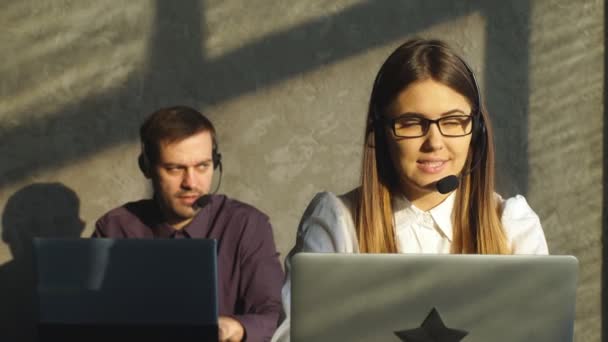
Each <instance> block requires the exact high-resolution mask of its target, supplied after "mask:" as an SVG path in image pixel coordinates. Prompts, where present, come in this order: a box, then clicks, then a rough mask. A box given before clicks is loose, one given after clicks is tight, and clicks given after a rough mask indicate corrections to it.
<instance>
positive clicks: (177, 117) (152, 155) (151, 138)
mask: <svg viewBox="0 0 608 342" xmlns="http://www.w3.org/2000/svg"><path fill="white" fill-rule="evenodd" d="M201 132H210V133H211V140H212V142H213V150H215V149H216V148H217V143H216V139H215V128H214V127H213V124H212V123H211V121H209V119H207V118H206V117H205V116H204V115H203V114H202V113H200V112H199V111H197V110H196V109H193V108H190V107H187V106H174V107H168V108H162V109H159V110H157V111H156V112H154V113H152V114H151V115H150V116H149V117H148V118H147V119H146V121H144V123H143V124H142V125H141V127H140V129H139V137H140V139H141V144H142V153H143V154H144V158H147V162H149V163H150V164H151V165H154V164H156V163H157V162H158V159H159V157H160V145H161V143H173V142H176V141H180V140H182V139H185V138H188V137H190V136H192V135H195V134H198V133H201Z"/></svg>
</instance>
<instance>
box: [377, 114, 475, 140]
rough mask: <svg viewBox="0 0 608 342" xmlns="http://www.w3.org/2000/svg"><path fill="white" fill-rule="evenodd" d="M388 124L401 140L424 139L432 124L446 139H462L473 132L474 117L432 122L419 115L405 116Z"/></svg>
mask: <svg viewBox="0 0 608 342" xmlns="http://www.w3.org/2000/svg"><path fill="white" fill-rule="evenodd" d="M386 122H387V124H388V125H389V126H390V127H392V128H393V133H394V134H395V136H397V137H400V138H418V137H423V136H425V135H426V134H427V133H428V132H429V128H430V127H431V124H436V125H437V127H438V128H439V132H440V133H441V135H443V136H444V137H462V136H465V135H469V134H471V132H473V116H472V115H450V116H444V117H442V118H439V119H437V120H431V119H427V118H425V117H423V116H420V115H417V114H403V115H400V116H398V117H396V118H393V119H387V120H386Z"/></svg>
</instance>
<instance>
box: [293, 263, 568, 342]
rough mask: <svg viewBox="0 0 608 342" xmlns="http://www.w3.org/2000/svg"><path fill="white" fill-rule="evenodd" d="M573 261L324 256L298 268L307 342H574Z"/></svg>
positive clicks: (301, 327)
mask: <svg viewBox="0 0 608 342" xmlns="http://www.w3.org/2000/svg"><path fill="white" fill-rule="evenodd" d="M577 272H578V261H577V260H576V258H574V257H572V256H522V255H509V256H499V255H425V254H322V253H299V254H297V255H295V256H294V258H293V260H292V279H291V281H292V294H291V296H292V297H291V301H292V302H291V311H292V312H291V337H292V341H293V342H300V341H319V342H321V341H349V342H354V341H378V342H381V341H387V342H388V341H391V342H398V341H407V342H419V341H427V342H431V341H433V342H440V341H464V342H477V341H479V342H487V341H493V342H502V341H504V342H517V341H526V342H528V341H535V342H544V341H546V342H560V341H572V339H573V323H574V315H575V296H576V282H577Z"/></svg>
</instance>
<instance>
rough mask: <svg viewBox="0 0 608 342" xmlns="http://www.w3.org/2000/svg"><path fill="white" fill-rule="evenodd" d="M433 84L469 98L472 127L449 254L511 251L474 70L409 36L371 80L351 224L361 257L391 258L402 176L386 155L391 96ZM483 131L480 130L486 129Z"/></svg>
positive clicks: (436, 45) (440, 45)
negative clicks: (421, 83) (384, 255)
mask: <svg viewBox="0 0 608 342" xmlns="http://www.w3.org/2000/svg"><path fill="white" fill-rule="evenodd" d="M425 79H433V80H434V81H437V82H440V83H442V84H444V85H446V86H448V87H450V88H451V89H453V90H454V91H456V92H458V93H460V94H461V95H463V96H464V97H466V98H467V99H468V101H469V103H471V106H472V109H473V115H474V123H475V125H476V126H475V128H474V130H473V137H472V140H471V146H470V149H469V154H468V158H467V161H466V163H465V166H464V169H466V170H471V172H470V173H468V174H466V175H464V176H463V177H461V179H460V183H459V186H458V189H457V197H456V200H455V204H454V210H453V212H452V223H453V232H454V233H453V234H454V235H453V237H452V250H451V252H452V253H480V254H507V253H509V252H510V251H509V248H508V246H507V241H506V237H505V234H504V232H503V228H502V224H501V222H500V214H501V213H500V212H499V208H498V206H497V203H496V199H495V197H494V141H493V134H492V127H491V125H490V121H489V117H488V113H487V112H486V110H485V108H484V106H483V105H482V101H481V100H480V94H479V89H478V86H477V83H476V81H475V76H474V75H473V72H472V70H471V69H470V68H469V67H468V66H467V64H466V63H465V62H464V60H463V59H461V58H460V57H459V56H458V55H456V54H455V53H454V52H453V51H452V50H451V49H450V48H449V47H448V46H447V45H446V44H445V43H444V42H442V41H439V40H422V39H413V40H409V41H407V42H405V43H404V44H403V45H401V46H400V47H398V48H397V49H396V50H395V51H394V52H393V53H392V54H391V55H390V56H389V57H388V59H387V60H386V61H385V62H384V64H383V65H382V67H381V68H380V71H378V74H377V75H376V80H375V81H374V87H373V90H372V94H371V98H370V101H369V109H368V115H367V124H366V129H365V142H364V147H363V160H362V168H361V187H360V189H359V192H358V196H357V198H358V201H357V207H356V215H355V226H356V230H357V235H358V239H359V250H360V251H361V252H362V253H396V252H397V243H396V238H395V227H394V220H393V209H392V205H391V203H392V201H391V199H392V197H393V196H394V195H395V192H397V191H399V190H398V189H399V175H398V171H397V170H396V169H395V166H394V164H393V162H392V161H391V158H390V155H389V151H388V142H387V139H388V136H387V129H386V125H384V121H383V120H382V118H383V116H384V114H385V112H386V110H387V109H388V108H389V106H390V105H391V104H392V103H393V101H394V100H395V98H396V97H397V96H398V95H399V94H400V93H401V92H402V91H403V90H405V89H406V88H407V87H408V86H409V85H410V84H412V83H413V82H416V81H419V80H425ZM483 127H485V129H483ZM471 168H472V169H471Z"/></svg>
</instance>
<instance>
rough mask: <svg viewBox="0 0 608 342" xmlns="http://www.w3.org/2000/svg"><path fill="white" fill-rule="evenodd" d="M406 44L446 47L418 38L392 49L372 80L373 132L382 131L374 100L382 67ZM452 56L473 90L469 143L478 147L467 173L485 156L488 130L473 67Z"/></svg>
mask: <svg viewBox="0 0 608 342" xmlns="http://www.w3.org/2000/svg"><path fill="white" fill-rule="evenodd" d="M408 45H411V46H410V47H411V48H412V49H413V48H416V47H418V46H423V45H424V46H427V47H435V48H440V49H446V46H443V45H440V44H438V43H435V42H432V41H428V40H419V41H413V42H412V41H407V42H405V43H403V44H401V45H400V46H399V47H398V48H397V49H395V51H393V53H391V54H390V55H389V56H388V58H387V59H386V60H385V61H384V63H383V64H382V66H381V67H380V71H379V72H378V75H377V76H376V79H375V80H374V86H373V87H372V100H371V101H372V103H371V105H370V107H371V110H372V112H373V113H372V114H373V118H372V120H373V126H374V131H375V132H383V130H382V128H383V127H382V126H383V124H384V119H383V118H382V115H381V113H380V111H379V110H378V107H377V104H376V103H375V102H376V97H377V92H378V87H379V84H380V82H381V80H382V75H383V73H384V68H385V67H386V66H387V64H388V62H389V61H390V60H391V58H393V56H394V55H395V54H396V53H398V52H399V51H400V50H401V49H402V48H403V47H406V46H408ZM453 56H455V57H456V58H457V59H458V60H459V61H460V62H461V63H462V65H464V67H465V69H466V72H467V73H468V74H469V76H470V77H471V80H472V82H473V90H474V92H475V103H474V104H473V106H474V109H473V112H472V113H471V115H472V116H473V130H472V137H471V144H472V145H475V146H478V147H479V148H478V149H476V153H475V155H474V156H473V161H471V165H472V166H471V168H470V170H469V171H468V172H467V173H470V172H472V171H473V170H474V169H475V168H476V167H478V165H479V164H480V163H481V160H482V159H483V158H484V156H485V153H486V148H487V144H488V132H487V129H486V124H485V119H484V117H483V114H482V108H481V106H482V103H481V92H480V90H479V85H478V83H477V78H476V77H475V73H474V72H473V69H471V67H470V66H469V64H468V63H467V62H466V61H465V60H464V59H463V58H461V57H460V56H458V55H457V54H455V53H454V54H453Z"/></svg>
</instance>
